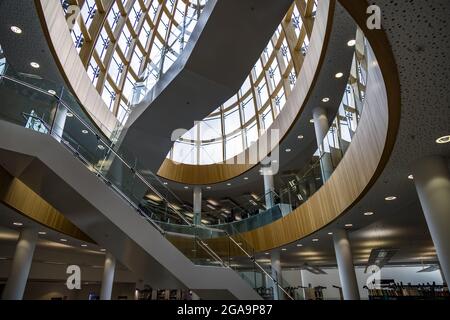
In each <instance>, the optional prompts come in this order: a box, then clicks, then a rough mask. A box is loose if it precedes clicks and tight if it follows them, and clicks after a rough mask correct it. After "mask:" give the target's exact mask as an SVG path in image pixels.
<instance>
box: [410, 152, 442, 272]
mask: <svg viewBox="0 0 450 320" xmlns="http://www.w3.org/2000/svg"><path fill="white" fill-rule="evenodd" d="M413 171H414V172H413V173H414V181H415V185H416V190H417V194H418V195H419V199H420V203H421V205H422V210H423V213H424V215H425V220H426V221H427V225H428V229H429V230H430V234H431V238H432V239H433V243H434V247H435V248H436V252H437V256H438V259H439V263H440V265H441V270H442V273H443V275H444V277H445V279H447V280H448V279H450V173H449V170H448V162H447V160H446V159H445V158H442V157H439V156H434V157H428V158H425V159H422V160H421V161H419V162H418V163H417V164H416V166H415V167H414V170H413Z"/></svg>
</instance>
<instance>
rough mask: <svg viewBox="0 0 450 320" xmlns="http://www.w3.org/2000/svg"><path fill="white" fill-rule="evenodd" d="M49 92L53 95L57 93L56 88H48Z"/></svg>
mask: <svg viewBox="0 0 450 320" xmlns="http://www.w3.org/2000/svg"><path fill="white" fill-rule="evenodd" d="M47 92H48V93H50V94H52V95H55V94H56V91H55V90H52V89H50V90H47Z"/></svg>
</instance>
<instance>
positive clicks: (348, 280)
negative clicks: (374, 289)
mask: <svg viewBox="0 0 450 320" xmlns="http://www.w3.org/2000/svg"><path fill="white" fill-rule="evenodd" d="M333 240H334V250H335V252H336V260H337V265H338V270H339V279H340V280H341V286H342V292H343V295H344V300H359V299H360V297H359V290H358V282H357V280H356V273H355V267H354V265H353V256H352V249H351V246H350V241H349V240H348V235H347V231H345V230H344V229H339V230H336V231H335V232H334V233H333Z"/></svg>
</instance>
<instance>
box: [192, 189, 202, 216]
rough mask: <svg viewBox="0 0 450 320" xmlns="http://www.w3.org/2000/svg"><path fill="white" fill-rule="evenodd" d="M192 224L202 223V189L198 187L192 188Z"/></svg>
mask: <svg viewBox="0 0 450 320" xmlns="http://www.w3.org/2000/svg"><path fill="white" fill-rule="evenodd" d="M193 202H194V224H195V225H200V224H201V223H202V188H201V187H200V186H195V187H194V199H193Z"/></svg>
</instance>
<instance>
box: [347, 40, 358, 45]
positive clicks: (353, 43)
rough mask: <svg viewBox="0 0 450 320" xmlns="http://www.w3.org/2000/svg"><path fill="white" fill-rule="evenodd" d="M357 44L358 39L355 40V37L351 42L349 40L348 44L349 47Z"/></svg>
mask: <svg viewBox="0 0 450 320" xmlns="http://www.w3.org/2000/svg"><path fill="white" fill-rule="evenodd" d="M355 44H356V40H355V39H352V40H350V41H349V42H347V45H348V46H349V47H353V46H354V45H355Z"/></svg>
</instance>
